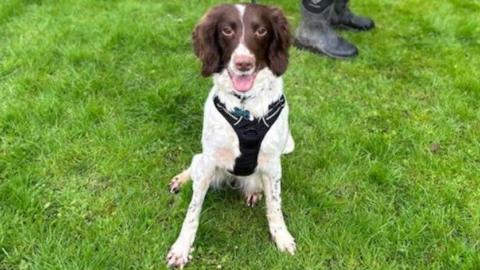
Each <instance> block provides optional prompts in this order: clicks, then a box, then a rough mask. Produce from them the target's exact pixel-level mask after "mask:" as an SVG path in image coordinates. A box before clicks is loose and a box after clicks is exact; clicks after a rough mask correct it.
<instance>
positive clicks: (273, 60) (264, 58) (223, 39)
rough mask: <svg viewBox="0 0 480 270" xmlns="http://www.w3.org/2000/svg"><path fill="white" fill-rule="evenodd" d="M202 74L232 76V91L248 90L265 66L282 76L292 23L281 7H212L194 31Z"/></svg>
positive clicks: (243, 91)
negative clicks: (290, 24)
mask: <svg viewBox="0 0 480 270" xmlns="http://www.w3.org/2000/svg"><path fill="white" fill-rule="evenodd" d="M193 44H194V49H195V54H196V55H197V56H198V57H199V58H200V60H201V61H202V75H204V76H210V75H212V74H215V73H218V74H224V75H228V79H229V80H230V82H231V87H232V88H233V89H232V91H234V92H237V93H240V94H242V93H246V92H248V91H250V90H251V89H252V88H253V87H254V85H255V82H256V78H257V74H258V73H259V71H261V70H262V69H264V68H268V69H269V70H270V71H271V73H273V74H274V75H276V76H281V75H282V74H283V73H284V72H285V70H286V68H287V65H288V48H289V46H290V34H289V27H288V22H287V20H286V18H285V16H284V15H283V12H282V11H281V10H280V9H278V8H272V7H266V6H262V5H252V4H239V5H220V6H217V7H214V8H212V9H211V10H210V11H209V12H208V13H207V14H206V15H205V16H204V18H203V19H202V21H201V22H200V23H199V24H198V25H197V26H196V28H195V31H194V33H193Z"/></svg>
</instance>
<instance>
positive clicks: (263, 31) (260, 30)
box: [255, 27, 267, 37]
mask: <svg viewBox="0 0 480 270" xmlns="http://www.w3.org/2000/svg"><path fill="white" fill-rule="evenodd" d="M266 34H267V28H265V27H260V28H258V29H257V31H256V32H255V35H257V36H258V37H263V36H265V35H266Z"/></svg>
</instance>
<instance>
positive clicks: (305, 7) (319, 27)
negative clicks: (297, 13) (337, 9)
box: [294, 0, 358, 58]
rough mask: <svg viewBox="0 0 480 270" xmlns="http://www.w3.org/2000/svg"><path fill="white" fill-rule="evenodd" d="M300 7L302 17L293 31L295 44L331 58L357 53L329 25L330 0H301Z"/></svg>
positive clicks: (331, 5)
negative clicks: (294, 31)
mask: <svg viewBox="0 0 480 270" xmlns="http://www.w3.org/2000/svg"><path fill="white" fill-rule="evenodd" d="M300 9H301V12H302V17H303V18H302V21H301V22H300V25H299V26H298V28H297V30H296V33H295V42H294V44H295V46H297V47H298V48H300V49H306V50H309V51H312V52H315V53H321V54H325V55H327V56H330V57H333V58H350V57H354V56H356V55H357V54H358V50H357V48H356V47H355V46H354V45H353V44H351V43H349V42H348V41H346V40H345V39H343V38H342V37H340V36H338V35H337V34H336V33H335V31H333V29H332V27H331V25H330V22H329V18H330V15H331V13H332V12H333V1H332V0H320V1H318V0H303V1H302V5H301V7H300Z"/></svg>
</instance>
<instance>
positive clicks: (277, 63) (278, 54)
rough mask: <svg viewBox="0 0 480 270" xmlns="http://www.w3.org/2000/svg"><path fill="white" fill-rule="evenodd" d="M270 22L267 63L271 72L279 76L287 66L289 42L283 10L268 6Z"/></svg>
mask: <svg viewBox="0 0 480 270" xmlns="http://www.w3.org/2000/svg"><path fill="white" fill-rule="evenodd" d="M270 22H271V24H272V28H273V37H272V43H271V44H270V47H269V49H268V64H269V67H270V69H271V70H272V72H273V74H275V75H277V76H281V75H282V74H283V73H285V71H286V70H287V66H288V49H289V48H290V44H291V36H290V26H289V24H288V20H287V18H286V17H285V15H284V13H283V11H282V10H281V9H279V8H277V7H272V8H270Z"/></svg>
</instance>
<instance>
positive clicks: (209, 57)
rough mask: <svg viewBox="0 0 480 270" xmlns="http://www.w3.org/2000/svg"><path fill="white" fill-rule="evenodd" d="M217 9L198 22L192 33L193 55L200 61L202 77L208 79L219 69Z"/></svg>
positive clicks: (210, 11)
mask: <svg viewBox="0 0 480 270" xmlns="http://www.w3.org/2000/svg"><path fill="white" fill-rule="evenodd" d="M217 9H218V8H213V9H211V10H209V11H208V12H207V14H206V15H205V16H204V17H203V18H202V19H201V20H200V22H199V23H198V24H197V26H196V27H195V29H194V31H193V33H192V41H193V49H194V52H195V55H196V56H197V57H198V58H199V59H200V61H202V75H203V76H205V77H208V76H210V75H212V74H213V73H215V72H218V70H219V68H220V56H221V55H220V47H219V46H218V42H217V20H218V19H217V18H218V16H216V13H217Z"/></svg>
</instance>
